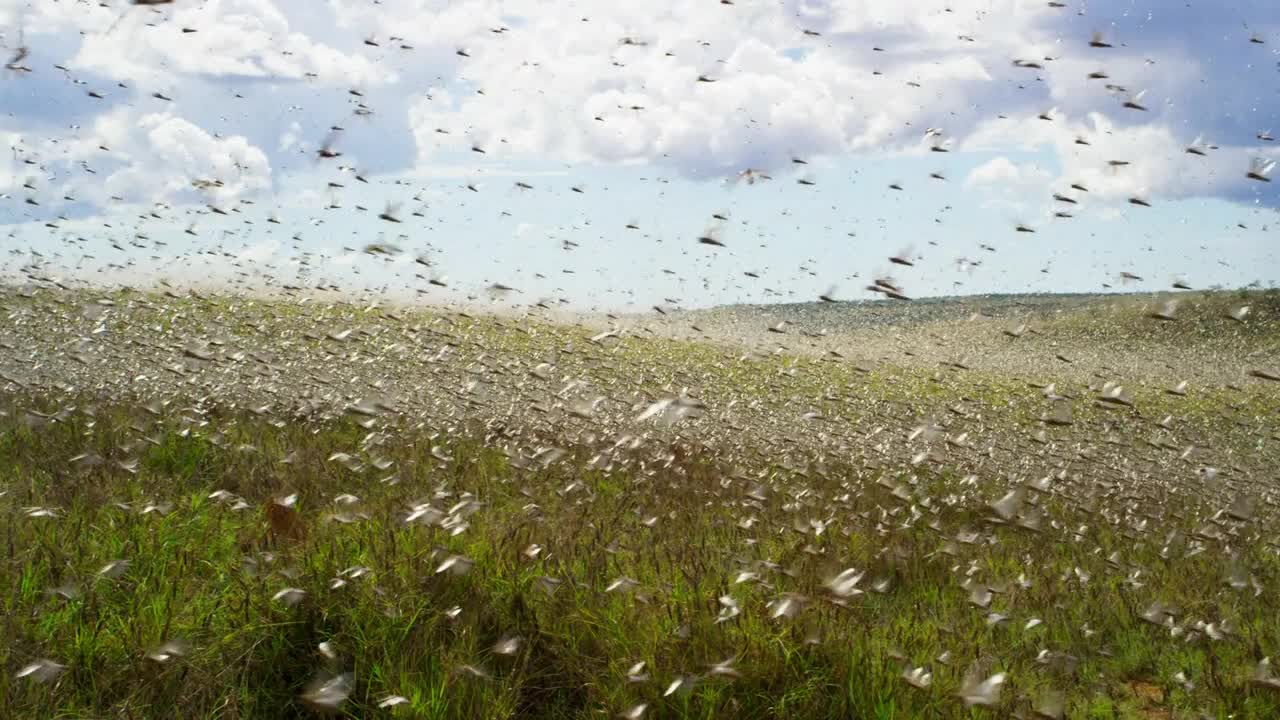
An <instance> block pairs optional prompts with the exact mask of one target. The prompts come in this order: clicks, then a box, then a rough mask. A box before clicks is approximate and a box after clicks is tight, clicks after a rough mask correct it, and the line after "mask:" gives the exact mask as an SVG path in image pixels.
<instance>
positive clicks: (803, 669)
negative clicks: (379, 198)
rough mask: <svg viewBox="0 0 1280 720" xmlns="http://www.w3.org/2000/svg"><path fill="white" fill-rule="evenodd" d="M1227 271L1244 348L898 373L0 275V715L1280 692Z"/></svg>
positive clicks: (1096, 328)
mask: <svg viewBox="0 0 1280 720" xmlns="http://www.w3.org/2000/svg"><path fill="white" fill-rule="evenodd" d="M1202 302H1203V303H1206V304H1210V305H1212V304H1213V303H1215V302H1218V301H1216V300H1213V299H1212V298H1210V299H1208V300H1204V301H1202ZM1231 302H1235V300H1234V299H1233V300H1231ZM1253 302H1254V304H1255V307H1258V308H1264V309H1265V312H1256V313H1255V315H1254V318H1253V319H1251V320H1250V323H1251V324H1249V325H1245V326H1243V327H1241V328H1239V329H1238V331H1239V332H1243V333H1246V336H1247V339H1248V343H1249V345H1248V350H1247V351H1246V350H1244V349H1243V347H1242V346H1241V345H1232V339H1231V336H1230V334H1229V333H1230V332H1236V331H1237V328H1236V326H1235V325H1233V324H1232V323H1231V321H1223V323H1222V325H1221V326H1220V327H1221V330H1220V331H1219V332H1214V333H1211V334H1208V335H1206V336H1205V337H1200V335H1201V331H1200V330H1199V329H1197V328H1194V327H1190V328H1189V327H1186V326H1185V325H1184V326H1176V324H1175V325H1171V324H1170V323H1168V322H1161V321H1151V320H1149V319H1148V318H1146V317H1145V315H1144V314H1143V313H1142V312H1141V311H1132V312H1131V311H1129V310H1116V309H1113V308H1108V309H1106V310H1097V313H1098V315H1096V316H1095V322H1096V323H1097V324H1090V323H1089V322H1088V321H1087V320H1088V317H1089V316H1088V315H1086V314H1083V313H1086V312H1088V311H1087V310H1073V311H1072V314H1069V315H1064V316H1062V317H1058V318H1056V319H1047V320H1044V321H1042V324H1041V325H1040V332H1039V333H1038V334H1037V333H1032V334H1031V335H1029V336H1027V337H1026V339H1027V340H1028V342H1027V343H1026V345H1027V347H1028V348H1030V349H1029V350H1027V352H1030V353H1033V354H1038V355H1039V356H1043V357H1044V360H1045V361H1044V362H1043V363H1041V364H1040V365H1036V366H1033V370H1035V371H1036V372H1035V373H1034V374H1035V378H1034V380H1035V381H1036V383H1037V385H1038V386H1037V387H1032V386H1030V385H1029V384H1028V382H1029V381H1031V380H1032V378H1030V377H1027V376H1023V375H1020V374H1014V373H1010V372H1009V371H1008V368H1007V366H1006V365H1005V364H1002V363H998V362H993V363H988V364H984V363H983V362H982V359H983V358H984V357H987V356H996V355H997V354H998V351H1000V349H1001V348H1003V347H1006V346H1008V344H1009V342H1010V341H1012V339H1011V338H1009V337H1007V336H1004V335H1002V334H1001V332H1000V331H1001V329H1002V328H1005V327H1006V326H1007V325H1008V321H1007V320H1005V319H1003V318H1002V319H999V320H992V321H990V322H986V323H985V324H984V323H983V322H979V323H977V324H971V325H968V326H966V327H965V328H963V329H961V330H955V329H951V328H952V323H953V321H950V320H947V321H938V322H935V323H932V324H921V325H920V326H918V327H912V328H907V329H906V331H905V332H907V333H909V334H910V336H911V337H915V338H917V339H918V342H917V344H916V348H917V350H918V353H917V354H914V355H909V356H906V357H905V358H902V359H901V361H900V362H899V361H895V360H894V359H893V358H890V357H886V355H888V353H885V352H883V351H882V350H883V348H879V349H876V350H875V351H874V352H869V353H868V354H867V357H866V358H862V359H852V358H847V357H834V356H826V357H824V356H822V355H819V354H812V353H803V352H775V351H773V350H771V349H770V348H769V347H768V346H764V345H759V346H755V347H746V348H737V349H727V348H725V347H724V344H723V343H695V342H690V341H685V340H674V339H669V338H663V337H658V336H643V337H642V336H640V335H639V334H637V333H634V332H633V333H625V332H624V333H620V335H621V337H620V338H619V337H611V338H602V339H599V340H597V341H595V342H592V341H591V340H590V339H589V338H590V337H592V336H593V335H595V333H596V330H595V329H591V330H588V329H585V328H579V327H574V326H570V325H557V324H554V323H551V322H549V321H545V320H537V319H536V318H526V319H521V320H498V319H493V318H485V317H475V318H470V317H459V316H454V317H451V318H448V319H447V320H441V316H439V315H415V314H412V313H401V314H393V315H387V314H381V313H378V312H372V313H371V312H369V311H368V310H367V309H365V308H359V307H351V306H326V307H323V308H308V307H306V306H303V307H299V306H296V305H289V304H285V303H257V304H254V305H253V306H246V305H245V303H243V302H237V301H233V300H228V299H219V298H209V299H205V300H191V299H174V298H155V297H141V296H137V295H130V296H120V297H117V298H115V299H114V300H113V301H112V304H111V305H102V304H100V303H97V304H95V301H94V300H92V299H88V298H84V297H73V298H70V299H68V298H66V297H61V298H54V299H53V300H52V301H50V300H49V299H48V298H44V299H42V298H34V299H33V298H16V297H10V298H9V299H8V304H9V307H10V318H11V320H12V321H13V324H12V326H11V328H10V330H8V331H7V333H8V334H7V335H6V336H5V337H4V340H5V341H6V344H5V346H4V347H5V354H0V363H2V364H0V367H3V368H4V369H5V371H6V374H5V376H4V377H5V381H4V382H6V383H7V386H6V387H5V394H4V395H3V401H2V402H3V404H2V405H0V409H3V416H2V417H0V493H3V494H2V495H0V517H3V524H4V528H5V529H4V534H5V542H6V544H7V550H8V552H7V554H6V560H5V562H4V563H3V564H0V580H2V581H3V582H0V587H2V588H4V591H3V600H2V601H0V602H3V612H2V613H0V615H2V618H0V622H3V631H2V633H3V634H2V636H0V665H2V666H3V667H4V668H5V669H6V670H7V678H6V679H5V680H3V681H2V682H0V717H15V718H16V717H60V718H72V717H75V718H80V717H83V718H99V717H126V718H128V717H136V718H142V717H210V718H213V717H218V718H262V717H294V716H303V717H305V716H309V715H312V714H315V713H333V714H338V715H345V716H347V717H378V716H383V715H386V716H402V717H459V718H463V717H465V718H472V717H493V718H498V717H537V718H542V717H547V718H551V717H566V718H567V717H616V716H619V715H622V716H625V717H631V718H639V717H642V716H643V717H735V718H766V717H769V718H772V717H780V718H791V717H868V718H916V717H924V718H930V717H933V718H970V717H992V718H995V717H1017V716H1021V717H1043V718H1057V717H1070V718H1129V717H1135V718H1182V717H1187V718H1194V717H1200V716H1202V715H1207V716H1209V717H1222V718H1225V717H1249V718H1270V717H1280V683H1272V682H1269V681H1268V677H1269V676H1268V675H1267V673H1268V672H1269V670H1268V669H1267V665H1266V664H1265V663H1263V659H1264V658H1266V657H1268V656H1280V622H1277V620H1276V617H1277V610H1278V609H1280V604H1278V603H1277V600H1276V592H1277V590H1278V589H1280V560H1278V559H1277V551H1278V550H1280V544H1278V543H1280V540H1278V538H1280V533H1277V530H1278V523H1277V513H1276V509H1275V506H1276V502H1277V490H1276V470H1275V468H1276V467H1277V465H1276V463H1277V461H1278V460H1280V453H1278V452H1277V442H1280V440H1277V433H1278V432H1280V419H1277V412H1278V410H1280V393H1278V392H1277V388H1280V384H1277V383H1274V382H1270V381H1267V380H1265V379H1259V378H1257V377H1252V376H1249V375H1248V374H1247V373H1246V372H1245V371H1246V369H1248V368H1253V367H1269V366H1270V367H1274V365H1268V363H1271V362H1272V361H1273V359H1274V357H1275V355H1274V352H1273V351H1272V350H1271V348H1274V347H1275V340H1276V338H1277V337H1280V335H1275V334H1272V331H1271V328H1274V324H1275V317H1274V314H1273V312H1272V311H1271V309H1270V306H1269V305H1265V304H1264V303H1262V302H1259V301H1258V300H1256V299H1255V300H1253ZM1219 304H1221V305H1222V306H1223V307H1225V306H1226V304H1227V301H1226V300H1223V301H1221V302H1220V303H1219ZM95 305H96V307H97V308H98V309H94V310H93V311H92V312H90V311H88V310H86V309H85V308H87V307H94V306H95ZM104 307H105V308H107V310H106V311H105V312H104V311H102V310H101V308H104ZM1219 309H1220V308H1217V307H1216V306H1215V307H1214V308H1212V311H1209V310H1204V309H1203V308H1200V309H1196V308H1189V312H1188V314H1187V316H1186V317H1187V318H1195V317H1196V315H1195V313H1197V312H1199V313H1202V314H1204V317H1205V318H1208V317H1217V316H1219V315H1221V313H1220V312H1218V310H1219ZM1106 313H1113V314H1110V315H1108V314H1106ZM1115 313H1120V314H1118V315H1117V314H1115ZM1124 313H1128V314H1124ZM1148 322H1151V323H1155V324H1154V325H1147V323H1148ZM1185 322H1188V323H1189V322H1193V320H1186V321H1185ZM1206 322H1207V320H1206ZM99 326H102V327H105V328H107V331H104V332H98V333H97V334H96V335H94V334H93V331H94V330H95V329H96V328H97V327H99ZM1214 327H1218V326H1214ZM351 328H356V330H355V331H354V332H353V333H352V334H351V335H349V336H342V338H341V339H339V340H335V339H333V338H332V337H328V336H327V334H329V333H334V334H336V335H341V332H340V331H341V330H345V329H351ZM1108 328H1110V329H1108ZM1166 329H1168V331H1169V332H1176V333H1180V334H1179V335H1177V336H1176V337H1177V340H1176V341H1171V342H1165V343H1163V344H1162V343H1160V342H1159V340H1160V337H1159V336H1157V337H1156V338H1155V339H1151V338H1150V337H1149V335H1150V334H1152V333H1163V332H1166ZM893 332H894V333H899V332H903V331H902V330H901V329H895V330H894V331H893ZM948 333H950V334H948ZM1109 333H1110V334H1109ZM1083 334H1092V335H1093V336H1094V337H1093V338H1092V339H1090V340H1082V339H1081V335H1083ZM988 336H989V337H988ZM1113 336H1115V337H1113ZM85 337H97V338H99V339H97V340H95V341H93V342H92V343H84V342H81V341H82V340H83V338H85ZM1116 337H1118V338H1119V339H1116ZM938 338H942V339H943V340H944V341H946V342H949V343H953V344H959V343H961V342H963V343H964V344H965V347H967V348H969V349H970V354H971V356H972V357H973V358H975V359H974V360H973V362H972V365H969V364H965V365H964V366H963V367H957V366H943V367H938V366H935V365H931V363H926V362H922V361H920V358H921V357H923V356H925V355H926V354H927V352H928V349H927V348H928V347H932V346H935V345H936V343H937V342H938ZM1109 338H1110V339H1109ZM881 340H882V345H884V346H890V344H891V341H892V338H891V336H889V335H885V336H883V337H882V338H881ZM1022 340H1023V338H1018V339H1017V341H1019V342H1021V341H1022ZM1109 342H1110V343H1113V345H1108V344H1107V343H1109ZM983 343H990V344H989V345H985V344H983ZM997 343H1001V344H1000V345H997ZM1054 343H1057V344H1056V345H1055V344H1054ZM1137 343H1150V344H1149V345H1143V346H1142V347H1149V348H1150V347H1155V346H1156V345H1161V346H1162V347H1164V348H1165V349H1163V350H1161V352H1160V353H1159V354H1156V353H1154V352H1152V353H1151V355H1150V360H1149V362H1150V364H1151V365H1152V366H1159V365H1160V364H1161V363H1164V362H1166V361H1167V362H1168V363H1172V364H1174V365H1175V366H1178V367H1182V365H1179V363H1184V364H1185V366H1188V367H1189V366H1192V365H1194V362H1191V361H1189V360H1187V357H1190V358H1192V359H1194V360H1195V361H1196V362H1199V360H1200V358H1209V359H1210V360H1211V361H1213V362H1214V363H1216V364H1217V365H1225V364H1228V363H1232V362H1234V368H1233V370H1232V373H1233V377H1235V376H1238V377H1240V378H1241V380H1240V381H1239V382H1233V383H1230V384H1228V383H1216V382H1210V381H1209V380H1208V379H1205V380H1203V381H1196V378H1195V377H1192V380H1193V384H1192V385H1191V387H1190V388H1189V389H1186V390H1185V394H1175V393H1171V392H1169V390H1170V389H1171V388H1170V387H1169V385H1170V383H1169V382H1166V381H1165V377H1166V376H1169V375H1170V373H1168V372H1165V371H1162V370H1159V369H1158V368H1157V370H1155V371H1150V372H1148V369H1147V368H1117V367H1115V365H1111V366H1108V365H1107V359H1108V358H1107V355H1108V348H1111V349H1112V350H1113V351H1114V353H1113V354H1112V355H1111V357H1112V358H1114V357H1115V356H1116V355H1115V354H1117V353H1120V352H1121V351H1122V350H1123V349H1124V348H1130V351H1131V352H1134V353H1136V352H1137V351H1136V350H1134V349H1133V348H1134V347H1135V344H1137ZM1064 347H1068V348H1070V349H1071V351H1072V352H1075V353H1076V354H1078V355H1080V356H1081V357H1086V358H1091V357H1102V358H1104V359H1103V360H1099V361H1097V362H1093V361H1088V360H1083V361H1078V362H1076V363H1074V364H1071V365H1067V364H1063V363H1056V362H1054V361H1053V360H1052V356H1053V354H1055V353H1058V352H1063V348H1064ZM446 348H447V349H448V350H447V351H446V350H445V349H446ZM237 353H243V354H244V355H245V357H237ZM1180 353H1183V354H1185V357H1184V355H1183V354H1180ZM251 355H252V356H261V357H262V358H263V359H262V360H261V361H253V362H250V359H249V356H251ZM872 355H875V356H876V357H875V359H874V361H872V358H871V356H872ZM32 358H34V361H28V360H31V359H32ZM424 358H425V359H424ZM171 365H172V366H174V367H170V366H171ZM165 368H170V369H167V370H166V369H165ZM179 370H181V371H179ZM1221 370H1222V368H1221V367H1214V368H1211V369H1209V371H1208V372H1207V374H1206V378H1209V377H1215V376H1216V375H1215V374H1216V373H1218V372H1219V371H1221ZM1179 372H1181V371H1179ZM1132 376H1141V377H1143V378H1144V379H1143V380H1141V381H1139V382H1136V383H1133V384H1131V385H1128V386H1127V387H1125V388H1124V389H1123V390H1121V391H1119V392H1112V386H1110V385H1104V382H1110V381H1112V380H1127V378H1129V377H1132ZM1177 376H1180V375H1177ZM140 377H141V378H143V379H141V380H140V379H138V378H140ZM575 383H576V384H575ZM1048 383H1055V386H1054V387H1051V388H1049V387H1044V386H1045V385H1047V384H1048ZM1100 398H1109V399H1103V400H1100ZM664 403H665V404H664ZM677 409H680V410H681V412H683V413H685V414H684V415H683V416H682V415H680V414H679V413H677ZM19 675H21V676H22V677H17V676H19ZM384 704H385V705H386V706H385V707H382V705H384Z"/></svg>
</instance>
